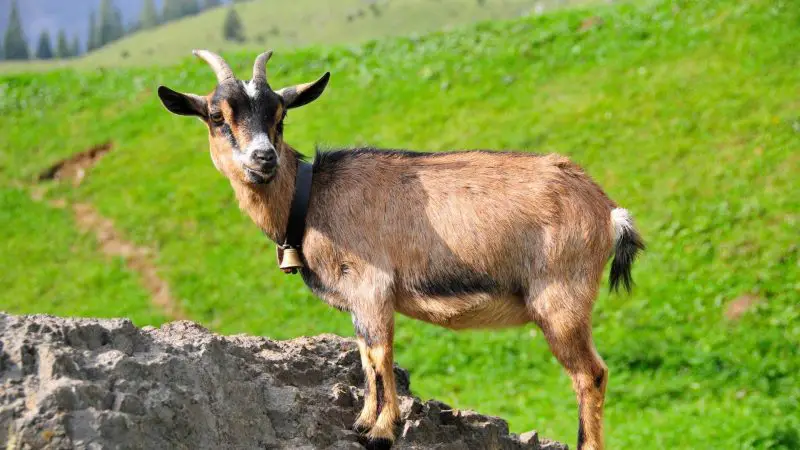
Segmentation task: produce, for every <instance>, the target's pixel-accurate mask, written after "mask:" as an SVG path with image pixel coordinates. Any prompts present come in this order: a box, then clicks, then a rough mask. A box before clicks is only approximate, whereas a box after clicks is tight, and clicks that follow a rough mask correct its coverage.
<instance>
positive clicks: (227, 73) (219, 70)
mask: <svg viewBox="0 0 800 450" xmlns="http://www.w3.org/2000/svg"><path fill="white" fill-rule="evenodd" d="M192 54H194V56H197V57H198V58H200V59H202V60H203V61H205V62H207V63H208V65H210V66H211V68H212V69H214V73H216V74H217V81H219V82H220V83H222V82H223V81H225V80H229V79H232V78H233V70H232V69H231V66H229V65H228V63H226V62H225V60H224V59H222V57H221V56H219V55H217V54H216V53H212V52H210V51H208V50H192Z"/></svg>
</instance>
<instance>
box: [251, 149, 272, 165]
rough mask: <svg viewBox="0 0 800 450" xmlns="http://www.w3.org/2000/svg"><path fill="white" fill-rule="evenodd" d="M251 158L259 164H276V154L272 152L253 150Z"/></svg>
mask: <svg viewBox="0 0 800 450" xmlns="http://www.w3.org/2000/svg"><path fill="white" fill-rule="evenodd" d="M250 158H251V159H252V160H253V161H255V162H257V163H259V164H274V163H275V152H274V151H272V150H253V153H251V154H250Z"/></svg>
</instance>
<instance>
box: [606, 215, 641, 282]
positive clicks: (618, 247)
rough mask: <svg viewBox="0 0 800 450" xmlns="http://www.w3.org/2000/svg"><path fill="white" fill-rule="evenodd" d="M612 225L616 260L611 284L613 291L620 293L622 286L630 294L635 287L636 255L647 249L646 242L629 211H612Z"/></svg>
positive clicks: (612, 268) (610, 278) (613, 263)
mask: <svg viewBox="0 0 800 450" xmlns="http://www.w3.org/2000/svg"><path fill="white" fill-rule="evenodd" d="M611 223H612V225H613V226H614V260H613V261H612V262H611V274H610V275H609V282H610V283H609V284H610V289H611V290H612V291H617V292H619V286H620V284H622V285H623V286H624V287H625V290H626V291H628V292H630V291H631V287H632V286H633V277H632V276H631V266H632V265H633V261H634V260H635V259H636V255H638V254H639V252H640V251H642V250H644V249H645V245H644V241H642V237H641V236H639V232H638V231H636V228H634V226H633V218H632V217H631V215H630V213H629V212H628V210H626V209H623V208H614V209H613V210H612V211H611Z"/></svg>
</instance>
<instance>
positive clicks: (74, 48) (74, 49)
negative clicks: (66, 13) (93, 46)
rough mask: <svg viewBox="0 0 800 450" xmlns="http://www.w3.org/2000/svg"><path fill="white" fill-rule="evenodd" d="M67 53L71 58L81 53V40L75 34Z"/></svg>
mask: <svg viewBox="0 0 800 450" xmlns="http://www.w3.org/2000/svg"><path fill="white" fill-rule="evenodd" d="M69 54H70V56H72V57H73V58H76V57H78V56H80V55H81V41H80V40H79V39H78V35H77V34H76V35H75V36H73V37H72V45H71V46H70V48H69Z"/></svg>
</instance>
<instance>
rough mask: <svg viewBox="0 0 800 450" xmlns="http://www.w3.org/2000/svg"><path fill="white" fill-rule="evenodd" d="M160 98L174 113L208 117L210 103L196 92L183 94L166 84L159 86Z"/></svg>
mask: <svg viewBox="0 0 800 450" xmlns="http://www.w3.org/2000/svg"><path fill="white" fill-rule="evenodd" d="M158 98H160V99H161V103H163V104H164V107H165V108H167V109H168V110H169V112H171V113H173V114H178V115H181V116H198V117H206V116H207V115H208V113H207V111H208V105H207V102H206V99H205V98H204V97H201V96H199V95H195V94H181V93H180V92H175V91H173V90H172V89H170V88H168V87H166V86H159V87H158Z"/></svg>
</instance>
